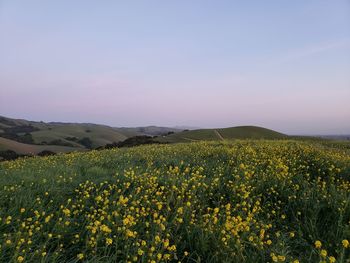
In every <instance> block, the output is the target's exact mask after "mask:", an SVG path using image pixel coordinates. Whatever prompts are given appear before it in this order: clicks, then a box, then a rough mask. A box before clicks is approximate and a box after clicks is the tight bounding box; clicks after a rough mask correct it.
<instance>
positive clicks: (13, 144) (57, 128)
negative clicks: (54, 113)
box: [0, 116, 181, 154]
mask: <svg viewBox="0 0 350 263" xmlns="http://www.w3.org/2000/svg"><path fill="white" fill-rule="evenodd" d="M180 131H181V130H179V129H176V128H167V127H157V126H148V127H136V128H114V127H110V126H107V125H98V124H90V123H62V122H48V123H45V122H37V121H28V120H22V119H11V118H7V117H2V116H0V138H1V140H0V151H4V150H12V151H15V152H17V153H21V154H30V153H34V154H35V153H38V152H41V151H43V150H48V151H52V152H67V151H74V150H78V151H80V150H84V149H95V148H98V147H103V146H105V145H107V144H115V143H118V142H122V141H125V140H126V139H128V138H131V137H135V136H143V135H148V136H158V135H167V134H169V133H174V132H180ZM57 146H59V147H57Z"/></svg>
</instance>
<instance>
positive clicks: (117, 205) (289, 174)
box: [0, 140, 350, 263]
mask: <svg viewBox="0 0 350 263" xmlns="http://www.w3.org/2000/svg"><path fill="white" fill-rule="evenodd" d="M349 149H350V147H349V145H347V144H321V143H318V142H301V141H292V140H290V141H287V140H284V141H263V140H260V141H248V140H247V141H234V142H233V141H232V142H196V143H188V144H176V145H150V146H142V147H135V148H130V149H112V150H103V151H91V152H87V153H71V154H62V155H57V156H52V157H42V158H40V157H35V158H26V159H19V160H16V161H12V162H3V163H1V164H0V189H1V191H0V262H152V263H153V262H294V263H297V262H350V260H349V258H350V245H349V241H350V150H349Z"/></svg>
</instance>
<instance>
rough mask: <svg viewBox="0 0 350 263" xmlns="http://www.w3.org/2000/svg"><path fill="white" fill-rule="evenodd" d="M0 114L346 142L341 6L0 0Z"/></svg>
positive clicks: (335, 1)
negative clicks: (245, 129)
mask: <svg viewBox="0 0 350 263" xmlns="http://www.w3.org/2000/svg"><path fill="white" fill-rule="evenodd" d="M0 115H4V116H8V117H15V118H24V119H29V120H43V121H69V122H94V123H102V124H108V125H113V126H142V125H166V126H176V125H188V126H195V127H228V126H237V125H259V126H264V127H267V128H271V129H276V130H278V131H281V132H285V133H288V134H345V133H346V134H349V133H350V1H349V0H344V1H342V0H332V1H331V0H329V1H326V0H317V1H311V0H310V1H309V0H293V1H281V0H275V1H261V0H259V1H258V0H257V1H243V0H242V1H233V0H227V1H223V0H222V1H221V0H218V1H217V0H215V1H214V0H212V1H204V0H198V1H195V0H189V1H188V0H182V1H180V0H176V1H163V0H159V1H153V0H148V1H146V0H145V1H133V0H130V1H129V0H128V1H97V0H96V1H87V0H84V1H64V0H63V1H62V0H60V1H44V0H43V1H35V0H31V1H17V0H0Z"/></svg>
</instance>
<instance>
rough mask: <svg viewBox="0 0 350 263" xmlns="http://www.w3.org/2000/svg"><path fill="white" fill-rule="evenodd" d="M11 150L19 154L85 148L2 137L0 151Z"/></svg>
mask: <svg viewBox="0 0 350 263" xmlns="http://www.w3.org/2000/svg"><path fill="white" fill-rule="evenodd" d="M7 150H11V151H14V152H16V153H18V154H38V153H40V152H42V151H50V152H55V153H58V152H64V153H66V152H73V151H83V150H85V149H84V148H82V147H79V148H77V147H68V146H59V145H33V144H26V143H21V142H16V141H14V140H10V139H6V138H2V137H0V151H7Z"/></svg>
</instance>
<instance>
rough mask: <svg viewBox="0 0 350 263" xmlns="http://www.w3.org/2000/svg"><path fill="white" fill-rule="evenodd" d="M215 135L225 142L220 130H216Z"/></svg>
mask: <svg viewBox="0 0 350 263" xmlns="http://www.w3.org/2000/svg"><path fill="white" fill-rule="evenodd" d="M214 132H215V134H216V135H217V136H218V137H219V138H220V140H222V141H223V140H225V139H224V137H222V136H221V134H220V132H219V131H218V130H214Z"/></svg>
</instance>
